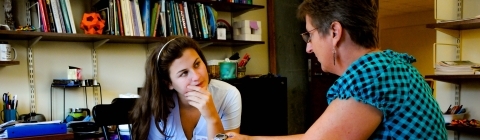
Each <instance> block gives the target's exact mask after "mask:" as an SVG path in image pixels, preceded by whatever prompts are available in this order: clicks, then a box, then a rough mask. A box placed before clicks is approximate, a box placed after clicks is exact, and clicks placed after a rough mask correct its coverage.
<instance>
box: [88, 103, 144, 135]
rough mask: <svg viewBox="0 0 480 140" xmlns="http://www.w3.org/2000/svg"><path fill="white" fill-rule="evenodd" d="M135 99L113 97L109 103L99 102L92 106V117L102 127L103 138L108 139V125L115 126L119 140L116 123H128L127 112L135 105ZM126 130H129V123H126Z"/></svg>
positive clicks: (118, 130)
mask: <svg viewBox="0 0 480 140" xmlns="http://www.w3.org/2000/svg"><path fill="white" fill-rule="evenodd" d="M135 101H136V98H115V99H113V101H112V103H111V104H99V105H96V106H94V107H93V110H92V114H93V119H94V120H95V124H97V125H98V126H101V127H102V131H103V135H104V136H105V140H109V135H108V129H107V126H110V125H114V126H116V132H117V134H118V137H119V139H120V140H121V135H120V129H119V128H118V125H122V124H127V125H128V124H130V119H129V112H130V110H132V108H133V106H134V105H135ZM128 130H129V131H130V130H131V126H130V125H128ZM130 138H131V134H130Z"/></svg>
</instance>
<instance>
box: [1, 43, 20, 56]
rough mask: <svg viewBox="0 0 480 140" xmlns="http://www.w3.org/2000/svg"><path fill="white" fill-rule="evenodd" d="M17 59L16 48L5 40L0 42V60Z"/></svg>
mask: <svg viewBox="0 0 480 140" xmlns="http://www.w3.org/2000/svg"><path fill="white" fill-rule="evenodd" d="M15 59H17V50H16V49H15V48H13V47H12V46H10V44H8V43H7V42H0V61H13V60H15Z"/></svg>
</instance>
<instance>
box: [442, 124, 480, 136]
mask: <svg viewBox="0 0 480 140" xmlns="http://www.w3.org/2000/svg"><path fill="white" fill-rule="evenodd" d="M445 127H446V128H447V130H452V131H458V132H464V133H470V134H475V135H480V127H466V126H451V125H446V126H445Z"/></svg>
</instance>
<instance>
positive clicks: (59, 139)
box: [9, 133, 74, 140]
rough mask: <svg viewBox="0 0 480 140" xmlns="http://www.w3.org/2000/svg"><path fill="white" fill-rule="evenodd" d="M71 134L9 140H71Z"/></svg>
mask: <svg viewBox="0 0 480 140" xmlns="http://www.w3.org/2000/svg"><path fill="white" fill-rule="evenodd" d="M73 139H74V138H73V133H66V134H55V135H43V136H34V137H23V138H14V139H9V140H73Z"/></svg>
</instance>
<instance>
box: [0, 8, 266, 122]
mask: <svg viewBox="0 0 480 140" xmlns="http://www.w3.org/2000/svg"><path fill="white" fill-rule="evenodd" d="M3 1H4V0H0V3H2V4H3ZM24 1H25V0H17V1H16V2H17V3H19V6H18V9H16V11H17V12H18V15H24V13H23V12H22V11H24V7H23V2H24ZM71 2H72V11H73V13H74V17H75V18H74V19H75V21H76V22H79V21H80V19H81V16H82V13H83V12H84V11H86V9H87V8H86V7H84V5H85V4H84V3H88V2H85V1H77V0H71ZM254 4H258V5H264V6H266V0H255V1H254ZM226 15H227V17H228V14H226ZM17 18H18V17H17ZM240 18H245V19H255V20H260V21H262V29H263V30H262V32H263V33H264V34H263V36H262V39H263V40H264V41H265V42H266V41H267V39H268V37H267V24H266V21H267V20H266V10H265V9H261V10H255V11H252V12H249V13H247V14H246V15H242V16H240ZM4 19H5V14H4V11H3V10H1V11H0V21H1V22H0V23H2V22H3V21H4ZM18 19H21V20H18V21H19V23H20V24H21V25H25V21H24V20H23V19H22V18H18ZM76 29H77V32H78V33H83V32H82V31H81V30H80V28H79V27H78V26H77V28H76ZM0 40H2V41H4V40H3V39H1V38H0ZM7 41H8V42H9V43H10V44H11V45H12V46H13V47H15V48H16V49H17V51H18V58H17V60H19V61H20V65H15V66H7V67H0V93H5V92H10V93H11V94H18V96H19V101H20V103H19V106H18V107H19V109H18V110H19V113H20V114H23V113H28V112H29V111H30V108H29V102H28V100H29V95H30V90H29V84H28V71H27V70H28V69H27V68H28V65H27V41H23V40H7ZM92 46H93V43H91V42H50V41H48V42H47V41H40V42H39V43H37V44H36V45H35V46H33V52H34V54H33V58H34V72H35V73H34V74H35V90H36V106H37V113H42V114H45V115H46V117H47V119H49V118H50V84H51V83H52V79H63V78H66V70H67V69H68V66H77V67H80V68H82V69H83V71H82V74H83V76H84V77H85V78H92V77H93V66H92V56H91V51H92ZM202 50H203V51H204V53H205V55H206V57H207V59H223V58H225V57H229V56H230V55H232V54H233V52H236V51H239V52H240V55H241V56H242V55H243V54H244V53H247V52H248V53H249V54H250V55H251V57H252V60H251V62H249V63H248V69H247V74H266V73H267V72H268V50H267V44H262V45H254V46H251V47H248V48H242V49H238V50H237V49H236V50H232V48H230V47H206V48H204V49H202ZM96 51H97V58H98V82H99V83H100V84H101V86H102V94H103V103H110V102H111V101H112V99H113V98H115V97H118V95H119V94H122V93H136V92H137V87H141V86H142V84H143V80H144V78H145V75H144V63H145V59H146V54H147V52H146V51H147V50H146V45H145V44H114V43H106V44H105V45H103V46H101V47H99V48H98V49H97V50H96ZM82 91H83V90H82V89H81V88H77V89H66V96H65V98H66V109H67V111H68V108H78V107H85V95H83V93H82ZM87 91H88V105H89V106H88V107H89V108H90V109H91V108H92V107H93V105H94V102H93V97H92V94H93V93H92V89H91V88H87ZM63 98H64V96H63V89H60V88H53V112H54V114H53V116H54V119H55V120H60V119H63V112H62V111H63V102H62V100H63Z"/></svg>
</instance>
